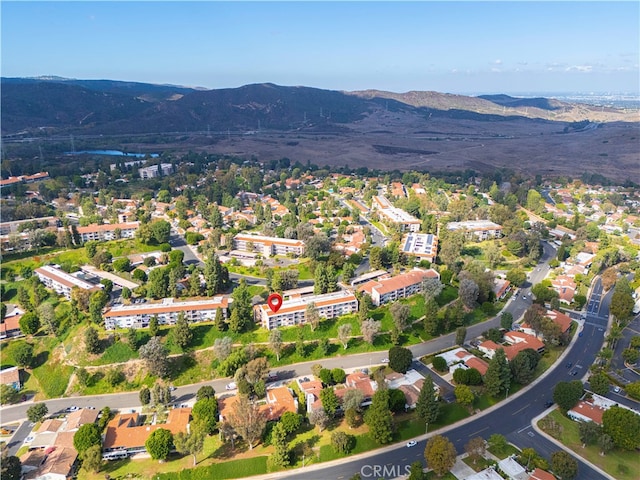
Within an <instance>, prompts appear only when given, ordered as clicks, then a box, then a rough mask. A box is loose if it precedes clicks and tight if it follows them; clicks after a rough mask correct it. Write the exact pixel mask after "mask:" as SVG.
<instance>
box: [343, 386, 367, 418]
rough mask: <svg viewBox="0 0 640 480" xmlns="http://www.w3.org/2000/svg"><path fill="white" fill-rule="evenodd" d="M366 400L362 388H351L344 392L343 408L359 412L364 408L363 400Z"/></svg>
mask: <svg viewBox="0 0 640 480" xmlns="http://www.w3.org/2000/svg"><path fill="white" fill-rule="evenodd" d="M363 401H364V393H362V390H358V389H357V388H351V389H349V390H347V391H346V392H345V393H344V396H343V397H342V409H343V410H344V411H345V412H346V411H347V410H353V411H354V412H358V411H360V410H361V408H362V406H361V405H362V402H363Z"/></svg>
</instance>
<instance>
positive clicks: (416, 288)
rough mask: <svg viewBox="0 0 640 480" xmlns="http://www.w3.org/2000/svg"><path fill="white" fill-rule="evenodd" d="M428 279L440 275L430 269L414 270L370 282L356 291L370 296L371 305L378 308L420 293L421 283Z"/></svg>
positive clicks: (437, 277)
mask: <svg viewBox="0 0 640 480" xmlns="http://www.w3.org/2000/svg"><path fill="white" fill-rule="evenodd" d="M430 278H436V279H439V278H440V274H439V273H438V272H436V271H435V270H433V269H431V268H430V269H429V270H423V269H420V268H415V269H413V270H411V271H409V272H407V273H403V274H400V275H396V276H395V277H391V276H388V277H386V278H379V279H377V280H372V281H370V282H367V283H365V284H362V285H360V286H359V287H358V290H359V291H361V292H364V293H367V294H368V295H369V296H371V300H372V302H373V304H374V305H375V306H376V307H378V306H380V305H383V304H385V303H387V302H393V301H395V300H398V299H400V298H405V297H409V296H411V295H413V294H414V293H418V292H421V291H422V289H423V282H424V281H425V280H427V279H430Z"/></svg>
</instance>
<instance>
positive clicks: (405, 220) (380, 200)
mask: <svg viewBox="0 0 640 480" xmlns="http://www.w3.org/2000/svg"><path fill="white" fill-rule="evenodd" d="M371 206H372V209H373V210H377V211H378V212H379V213H380V216H381V219H382V220H384V221H387V222H390V223H394V224H397V225H399V226H400V231H402V232H404V231H409V232H419V231H420V226H421V225H422V222H421V221H420V220H418V219H417V218H416V217H414V216H413V215H410V214H408V213H407V212H405V211H404V210H402V209H400V208H396V207H394V206H393V205H392V204H391V202H390V201H389V200H388V199H387V198H386V197H384V196H382V195H376V196H375V197H373V199H372V203H371Z"/></svg>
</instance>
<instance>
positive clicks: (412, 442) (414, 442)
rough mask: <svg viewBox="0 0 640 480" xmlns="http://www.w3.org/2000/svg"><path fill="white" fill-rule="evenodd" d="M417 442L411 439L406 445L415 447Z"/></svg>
mask: <svg viewBox="0 0 640 480" xmlns="http://www.w3.org/2000/svg"><path fill="white" fill-rule="evenodd" d="M417 444H418V442H416V441H415V440H411V441H410V442H407V447H415V446H416V445H417Z"/></svg>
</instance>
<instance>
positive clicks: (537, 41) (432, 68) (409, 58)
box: [0, 0, 640, 95]
mask: <svg viewBox="0 0 640 480" xmlns="http://www.w3.org/2000/svg"><path fill="white" fill-rule="evenodd" d="M0 15H1V29H2V33H1V40H2V49H1V57H0V58H1V63H0V71H1V74H2V76H5V77H35V76H41V75H56V76H61V77H67V78H78V79H109V80H123V81H137V82H146V83H158V84H174V85H184V86H190V87H204V88H233V87H239V86H242V85H246V84H251V83H263V82H271V83H275V84H278V85H304V86H308V87H317V88H323V89H332V90H347V91H353V90H366V89H377V90H387V91H392V92H406V91H410V90H422V91H425V90H433V91H438V92H446V93H464V94H481V93H511V94H517V93H520V94H526V93H527V92H531V93H538V92H539V93H544V92H549V93H550V92H582V93H590V92H595V93H604V92H612V93H622V92H626V93H630V94H633V95H640V69H639V62H640V55H639V49H640V2H637V1H633V0H632V1H620V2H615V1H606V2H591V1H567V2H555V1H542V2H529V1H519V2H508V1H496V2H484V1H471V2H462V1H446V2H434V1H423V2H419V1H413V2H382V1H377V2H365V1H354V2H341V1H330V2H271V1H259V2H244V1H235V2H215V1H196V2H158V1H143V2H129V1H111V2H94V1H91V2H89V1H86V2H83V1H71V2H54V1H45V2H33V1H21V2H12V1H6V0H3V1H2V2H0Z"/></svg>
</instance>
